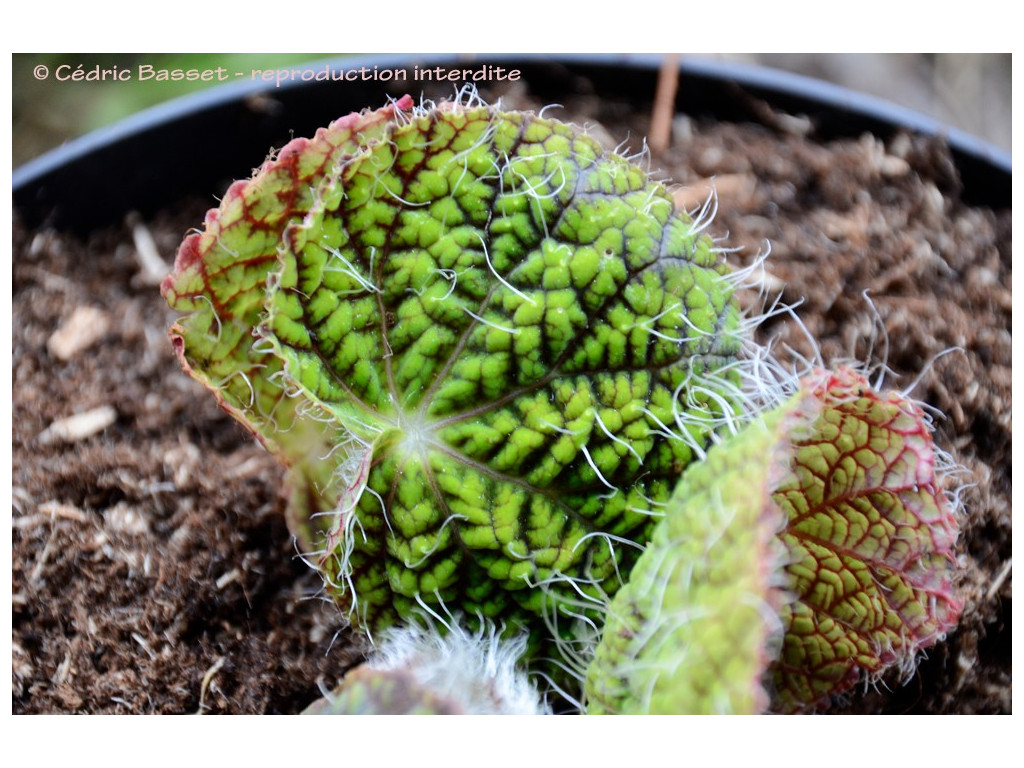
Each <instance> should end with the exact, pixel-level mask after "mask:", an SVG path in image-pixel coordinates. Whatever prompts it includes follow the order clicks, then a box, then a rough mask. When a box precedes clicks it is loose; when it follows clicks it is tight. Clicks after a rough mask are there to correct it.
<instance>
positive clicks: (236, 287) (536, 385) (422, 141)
mask: <svg viewBox="0 0 1024 768" xmlns="http://www.w3.org/2000/svg"><path fill="white" fill-rule="evenodd" d="M409 106H410V105H409V103H408V102H399V103H398V104H397V105H395V106H393V107H389V108H386V109H384V110H378V111H377V112H374V113H368V114H366V115H362V116H352V117H349V118H345V119H343V120H342V121H339V123H336V124H335V125H334V126H332V127H331V128H330V129H329V130H328V131H326V132H322V133H320V134H318V136H317V139H315V140H313V141H311V142H309V143H307V144H302V143H295V142H293V144H292V145H289V147H290V148H291V149H289V148H286V150H284V151H283V152H282V154H281V156H280V157H279V158H278V159H277V160H276V161H275V162H273V163H271V164H270V165H268V166H267V167H265V168H264V170H263V171H261V172H260V174H258V175H257V177H256V179H255V180H254V181H252V182H249V183H248V184H247V185H245V186H241V187H238V188H237V190H236V191H235V192H234V193H233V194H232V193H229V195H228V197H227V198H226V199H225V203H224V205H222V208H221V211H220V213H219V214H213V215H211V216H210V217H208V225H207V232H206V233H205V234H204V235H201V236H197V237H198V239H193V240H192V242H191V245H189V244H188V242H187V243H186V246H184V247H183V251H182V254H183V255H182V256H179V260H178V261H179V263H178V265H177V272H176V275H175V276H174V277H172V278H171V279H170V280H169V282H168V286H167V287H165V293H166V294H167V296H168V298H169V300H170V301H171V302H172V304H174V305H175V306H178V307H179V308H182V309H186V310H192V311H193V314H192V315H191V316H190V317H189V318H187V319H185V320H183V321H182V322H181V323H179V325H178V326H177V328H176V330H175V334H176V337H177V339H178V340H179V341H178V344H179V349H181V350H182V355H183V359H184V360H185V362H186V364H187V365H188V367H190V368H191V370H192V372H193V373H194V374H196V375H198V377H200V378H201V379H202V380H204V382H205V383H206V384H207V385H208V386H211V388H213V389H214V390H215V391H216V392H217V393H218V396H219V397H221V399H222V402H223V403H224V404H225V407H227V408H228V409H229V410H230V411H231V412H232V413H234V414H235V415H236V416H237V417H238V418H239V419H240V420H242V421H243V423H246V424H247V425H248V426H249V427H250V428H251V429H253V430H254V431H255V432H256V433H258V434H259V435H260V437H261V439H262V440H264V442H265V443H267V444H268V445H269V446H270V447H272V448H273V449H275V450H277V451H278V452H279V455H281V457H282V459H283V460H284V461H285V462H286V463H289V464H293V465H297V466H299V467H300V470H301V471H300V472H298V473H297V477H296V479H295V481H294V483H293V496H292V498H293V507H292V510H291V514H292V524H293V526H294V529H295V530H296V531H297V533H298V534H299V537H300V541H301V542H302V543H303V546H304V547H306V548H307V550H308V551H309V552H310V558H311V559H312V560H314V561H315V562H316V564H317V565H318V567H319V568H320V569H321V571H322V573H323V575H324V577H325V579H326V583H327V587H328V591H329V592H330V594H331V595H332V596H333V597H334V598H335V599H336V600H337V601H338V602H339V603H340V604H341V605H342V606H343V607H344V608H346V609H348V611H349V613H350V616H351V618H352V620H353V622H354V623H355V624H356V625H357V626H359V627H361V628H364V629H366V630H368V631H371V632H376V631H377V630H379V629H382V628H384V627H386V626H389V625H391V624H394V623H396V622H399V621H402V620H404V619H408V618H409V617H410V616H413V615H418V614H421V613H423V612H424V611H426V612H428V613H430V612H433V613H437V614H439V615H440V614H443V613H446V612H447V613H450V614H456V613H461V614H462V615H464V616H466V617H467V619H468V620H470V621H471V622H472V621H476V620H478V619H479V618H481V617H483V618H490V619H495V620H499V621H504V622H506V624H507V625H508V626H510V627H511V626H513V625H516V624H521V623H527V624H532V625H533V626H535V627H539V626H542V625H543V621H542V620H543V619H547V620H548V621H550V620H551V614H552V613H553V612H554V611H556V610H562V609H564V610H566V611H571V610H572V609H571V607H567V606H571V604H573V603H576V602H578V600H579V599H580V595H583V596H585V597H586V598H587V599H589V600H592V601H599V600H603V599H604V598H605V596H606V595H608V594H612V593H614V592H615V591H616V590H617V589H618V587H619V584H620V579H619V573H620V571H621V572H625V571H626V570H627V569H628V568H629V567H630V566H631V565H632V563H633V561H634V560H635V557H636V550H635V549H634V547H631V546H624V545H623V544H622V542H626V543H627V544H628V543H630V542H632V543H641V544H642V543H643V542H646V541H647V539H648V538H649V536H650V533H651V530H652V528H653V525H654V518H653V517H652V515H651V510H652V508H656V507H657V506H658V505H659V504H661V503H663V502H664V501H666V500H667V499H668V497H669V495H670V494H671V490H672V488H673V487H674V486H675V483H676V480H677V478H678V476H679V473H680V472H681V471H682V470H683V468H685V467H686V466H687V465H689V464H690V463H691V461H693V459H694V457H695V456H697V455H699V454H701V453H702V451H703V449H704V447H705V446H706V445H707V444H708V442H709V440H710V437H711V435H712V433H713V432H714V431H715V430H716V429H717V428H718V427H719V426H720V424H721V423H722V422H723V421H724V420H726V419H728V418H730V417H731V415H732V412H733V411H734V410H736V409H737V408H738V404H737V403H736V402H735V396H734V395H733V394H732V393H734V392H735V391H736V386H735V385H736V382H737V379H738V374H736V373H735V371H734V366H735V362H736V356H737V354H738V350H739V345H740V339H739V313H738V310H737V306H736V303H735V301H734V299H733V296H732V287H731V284H730V282H729V281H728V280H727V279H726V277H725V276H726V275H727V274H728V269H727V267H726V266H725V265H724V263H723V262H722V260H721V256H720V254H719V252H718V250H717V249H716V248H714V246H713V244H712V242H711V241H710V239H709V238H707V237H706V236H703V235H702V234H701V233H700V231H699V229H698V227H696V226H695V225H694V224H693V222H692V221H691V220H690V219H689V218H688V217H687V216H686V214H685V213H682V212H680V211H677V210H675V209H674V207H673V204H672V200H671V196H670V195H669V194H668V193H667V192H666V190H665V189H664V188H663V187H662V186H661V185H659V184H657V183H655V182H652V181H651V180H650V179H649V178H648V177H647V176H646V174H645V173H644V172H643V171H642V170H641V169H639V168H638V167H636V166H634V165H632V164H630V163H629V162H627V161H626V160H625V159H623V158H621V157H619V156H617V155H614V154H610V153H608V152H606V151H604V150H602V149H601V147H600V146H599V145H598V144H597V143H596V142H595V141H593V140H592V139H590V138H589V137H587V136H585V135H582V134H580V133H578V132H577V131H575V130H574V129H572V128H571V127H569V126H567V125H564V124H561V123H559V122H557V121H554V120H550V119H545V118H540V117H537V116H535V115H532V114H527V113H516V112H501V111H499V110H497V109H494V108H491V107H487V106H482V105H464V104H443V105H441V106H439V107H437V108H426V109H423V108H421V109H415V110H411V111H410V110H409ZM233 189H235V188H233ZM229 233H231V234H232V236H231V237H230V239H229V240H225V238H227V237H228V235H229ZM254 332H255V339H254V338H253V333H254ZM253 342H254V343H253ZM243 374H244V375H243ZM250 388H251V389H253V390H255V393H256V396H255V401H256V404H255V406H249V405H248V403H247V400H248V399H249V397H250ZM594 615H596V614H594ZM545 631H546V630H545Z"/></svg>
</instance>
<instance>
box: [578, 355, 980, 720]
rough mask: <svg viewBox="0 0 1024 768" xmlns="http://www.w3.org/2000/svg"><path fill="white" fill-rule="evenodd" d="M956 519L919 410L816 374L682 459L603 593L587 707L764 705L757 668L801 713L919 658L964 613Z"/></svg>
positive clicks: (841, 373) (744, 708)
mask: <svg viewBox="0 0 1024 768" xmlns="http://www.w3.org/2000/svg"><path fill="white" fill-rule="evenodd" d="M767 531H774V532H775V534H776V535H771V536H769V535H768V534H767V533H766V532H767ZM956 534H957V529H956V521H955V518H954V515H953V512H952V510H951V508H950V504H949V503H948V501H947V499H946V496H945V495H944V493H943V489H942V487H941V479H940V478H938V477H937V476H936V456H935V450H934V447H933V444H932V439H931V434H930V430H929V427H928V424H927V422H926V420H925V418H924V414H923V413H922V412H921V410H920V409H919V408H918V407H917V406H915V405H914V404H913V403H911V402H910V401H908V400H907V399H906V398H904V397H902V396H900V395H897V394H895V393H888V394H885V395H880V394H878V393H876V392H874V391H873V390H872V389H871V388H870V386H869V385H868V383H867V381H866V380H865V379H864V378H863V377H862V376H860V375H859V374H857V373H855V372H853V371H851V370H849V369H840V370H838V371H836V372H824V371H818V372H815V373H813V374H811V375H809V376H807V377H805V378H804V379H803V380H801V382H800V391H799V392H798V394H797V395H795V396H794V397H793V398H792V399H791V400H789V401H788V402H787V403H785V404H784V405H782V406H780V407H779V408H778V409H776V410H774V411H772V412H770V413H768V414H766V415H765V416H762V417H761V418H759V419H757V420H755V421H753V422H752V423H751V424H749V425H747V426H746V427H745V428H744V429H743V430H742V431H740V432H739V433H738V434H737V435H735V436H733V437H731V438H729V439H727V440H726V441H724V442H723V443H721V444H720V445H717V446H715V447H714V448H712V449H711V450H710V451H709V452H708V457H707V460H706V461H705V462H703V463H701V464H695V465H691V466H690V467H689V468H688V469H687V470H686V472H685V474H684V475H683V478H682V480H681V481H680V483H679V485H678V487H677V488H676V490H675V493H674V494H673V496H672V499H671V501H670V502H669V504H668V505H667V506H666V508H665V518H664V520H663V521H662V522H661V523H660V524H659V526H658V528H657V529H656V530H655V532H654V535H653V537H652V541H651V543H650V545H649V546H648V548H647V550H646V551H645V553H644V554H643V556H642V557H641V558H640V559H639V561H638V562H637V564H636V566H635V567H634V569H633V572H632V573H631V574H630V578H629V582H628V583H627V585H626V586H625V587H624V588H623V589H622V590H620V591H619V593H618V594H617V595H616V597H615V599H614V600H613V601H612V602H611V604H610V606H609V608H608V618H607V622H606V625H605V628H604V633H603V636H602V639H601V642H600V643H599V645H598V647H597V649H596V653H595V657H594V661H593V663H592V664H591V666H590V668H589V670H588V676H587V696H588V700H589V711H591V712H598V713H599V712H612V713H632V712H651V713H662V714H667V713H698V712H734V713H751V712H758V711H762V710H763V709H764V708H765V706H766V704H767V703H768V697H767V695H766V694H765V689H764V688H762V682H764V683H766V687H767V689H768V690H769V691H770V692H771V696H772V699H771V706H772V708H773V709H775V710H777V711H780V712H798V711H806V710H812V709H815V708H821V707H823V706H824V705H826V704H827V703H828V701H829V699H830V698H831V697H832V696H834V695H836V694H839V693H842V692H844V691H846V690H848V689H849V688H850V687H851V686H853V685H854V684H855V683H856V682H857V681H858V680H859V679H860V678H861V677H862V676H864V675H865V674H866V675H869V676H877V675H879V674H881V673H882V672H883V671H884V670H886V669H888V668H890V667H893V666H898V667H901V668H912V664H913V661H914V658H915V656H916V654H917V653H918V651H919V650H920V649H922V648H925V647H927V646H928V645H931V644H932V643H934V642H935V641H936V640H938V639H939V638H941V637H942V635H943V633H945V632H947V631H948V630H949V629H951V628H952V627H953V626H954V625H955V623H956V620H957V617H958V615H959V611H960V605H959V603H958V602H957V600H956V599H955V598H954V596H953V590H952V568H953V565H954V562H955V561H954V557H953V545H954V543H955V540H956ZM766 537H768V538H766ZM768 539H770V540H771V542H773V543H774V546H771V545H769V542H768ZM780 590H781V591H780ZM780 640H781V643H780V642H779V641H780ZM769 663H770V667H769V668H768V669H767V670H766V666H767V665H769Z"/></svg>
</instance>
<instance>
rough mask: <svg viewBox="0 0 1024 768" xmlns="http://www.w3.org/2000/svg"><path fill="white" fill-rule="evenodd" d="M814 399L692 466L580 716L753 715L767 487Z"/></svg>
mask: <svg viewBox="0 0 1024 768" xmlns="http://www.w3.org/2000/svg"><path fill="white" fill-rule="evenodd" d="M816 410H817V403H816V402H815V401H814V400H813V398H809V397H807V396H806V395H803V394H801V395H797V396H795V397H794V398H793V399H791V400H790V401H789V402H788V403H786V404H785V405H784V406H781V407H780V408H777V409H775V410H774V411H772V412H771V413H769V414H767V415H765V416H763V417H761V418H759V419H758V420H756V421H754V422H753V423H751V424H749V425H748V426H746V427H745V428H744V429H743V430H742V431H741V432H739V433H738V434H737V435H734V436H732V437H730V438H729V439H727V440H726V441H725V442H723V443H721V444H719V445H716V446H714V447H713V448H712V449H711V450H710V451H708V455H707V459H706V460H705V461H703V462H700V463H696V464H692V465H690V467H688V468H687V470H686V472H685V473H684V474H683V477H682V479H681V480H680V481H679V485H678V486H676V489H675V492H674V493H673V494H672V498H671V499H670V500H669V502H668V504H667V505H666V506H665V510H664V513H665V516H664V518H663V519H662V521H661V522H660V523H659V524H658V527H657V528H656V529H655V531H654V536H653V538H652V540H651V543H650V544H649V545H648V547H647V549H646V551H645V552H644V554H643V555H642V556H641V557H640V559H639V561H638V562H637V564H636V566H635V567H634V568H633V571H632V573H631V574H630V576H629V581H628V582H627V584H626V585H625V586H624V587H623V588H622V589H621V590H619V592H618V594H616V596H615V598H614V599H613V600H612V602H611V604H610V606H609V607H608V612H607V619H606V622H605V626H604V631H603V634H602V637H601V641H600V643H599V644H598V646H597V648H596V651H595V654H594V659H593V661H592V663H591V664H590V666H589V668H588V670H587V679H586V696H587V711H588V713H589V714H757V713H759V712H761V711H763V710H764V709H765V708H766V706H767V704H768V697H767V694H766V693H765V691H764V689H763V687H762V686H761V677H762V674H763V672H764V670H765V668H766V666H767V664H768V663H769V662H770V661H771V658H772V654H771V652H770V647H771V646H772V645H774V646H775V647H776V648H777V646H778V640H779V639H780V637H781V625H780V623H779V617H778V611H779V609H780V608H781V606H782V604H783V602H784V596H783V593H782V592H781V591H780V590H779V585H780V581H779V574H780V572H781V570H782V568H783V567H784V565H785V562H786V560H785V557H784V555H785V552H784V551H783V550H782V548H781V546H780V545H779V542H778V540H777V539H776V537H775V534H776V533H777V531H778V530H779V529H780V528H781V526H782V523H783V521H784V517H783V515H782V512H781V510H780V509H779V508H778V506H777V505H776V504H775V503H774V502H773V500H772V491H773V489H774V488H775V485H776V484H777V483H778V482H779V479H780V478H781V477H782V476H783V475H784V473H785V472H786V471H787V468H788V463H789V459H790V456H791V445H790V433H791V432H792V431H793V430H794V429H795V428H796V427H797V426H798V425H800V424H801V423H806V422H807V421H808V420H809V419H810V418H813V416H814V414H815V413H816Z"/></svg>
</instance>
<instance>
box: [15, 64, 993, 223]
mask: <svg viewBox="0 0 1024 768" xmlns="http://www.w3.org/2000/svg"><path fill="white" fill-rule="evenodd" d="M414 63H415V64H418V65H426V66H438V65H443V64H448V65H453V64H458V65H459V66H462V67H464V68H470V67H478V66H480V65H482V64H492V63H493V64H498V65H500V64H504V65H513V64H515V63H519V64H522V65H524V66H530V65H534V66H541V65H544V64H564V65H567V66H571V67H584V68H602V67H603V68H609V67H610V68H619V69H623V70H634V71H638V72H645V73H650V71H651V70H653V71H654V72H655V73H656V72H657V70H658V68H659V66H660V64H661V55H660V54H630V53H615V54H595V53H563V54H541V53H524V54H481V55H479V57H474V58H473V59H471V60H467V61H456V60H455V59H453V55H452V54H444V53H431V54H377V55H371V56H360V55H354V56H344V57H331V58H325V59H319V60H315V61H311V62H308V63H305V64H298V65H294V66H290V67H288V69H289V70H297V71H313V70H321V69H323V68H324V66H328V67H333V68H352V67H353V66H367V67H373V66H377V67H382V68H383V67H398V66H402V65H404V66H407V67H408V66H410V65H412V64H414ZM679 71H680V74H681V75H682V76H684V77H693V78H699V79H703V80H708V81H712V82H722V83H733V84H735V85H738V86H739V87H740V88H742V89H745V90H749V91H752V92H754V93H756V94H757V95H759V96H762V97H764V98H767V99H768V100H769V101H771V100H772V99H781V100H783V101H789V102H790V103H793V102H795V103H796V105H797V106H798V107H799V106H801V105H802V106H804V107H805V108H807V107H811V108H815V107H816V108H818V109H824V110H826V111H831V112H836V113H839V114H840V115H846V116H849V117H850V118H851V119H852V120H854V121H860V122H863V121H867V122H868V123H877V124H878V125H880V126H886V127H887V128H888V129H889V130H890V131H892V130H901V129H903V130H910V131H913V132H916V133H921V134H925V135H929V136H937V137H941V138H943V139H944V140H945V141H946V142H947V143H948V144H949V146H950V149H951V151H952V152H953V153H954V156H957V155H959V156H960V157H957V158H956V159H957V161H958V162H957V164H958V166H959V165H960V160H961V159H962V158H967V159H968V160H969V161H971V162H975V163H981V164H982V165H983V166H989V167H990V168H991V170H993V171H996V172H997V173H1002V174H1006V175H1007V176H1008V177H1011V178H1012V172H1013V168H1012V156H1011V154H1010V153H1009V152H1007V151H1004V150H1002V149H1000V148H999V147H996V146H995V145H993V144H991V143H989V142H986V141H984V140H982V139H979V138H977V137H976V136H974V135H972V134H970V133H967V132H966V131H963V130H960V129H958V128H954V127H952V126H950V125H947V124H945V123H942V122H940V121H938V120H936V119H934V118H931V117H927V116H925V115H923V114H921V113H919V112H916V111H914V110H912V109H908V108H906V107H902V106H900V105H898V104H894V103H892V102H890V101H887V100H885V99H881V98H879V97H875V96H870V95H868V94H864V93H860V92H858V91H854V90H851V89H849V88H845V87H843V86H839V85H834V84H832V83H827V82H824V81H821V80H816V79H814V78H810V77H806V76H803V75H798V74H794V73H791V72H786V71H783V70H779V69H774V68H770V67H762V66H754V65H749V64H743V63H737V62H730V61H722V60H720V59H713V58H701V57H700V56H696V55H695V56H690V55H683V56H680V59H679ZM317 85H318V83H315V82H310V81H302V80H301V79H300V80H289V81H286V82H283V83H281V84H280V85H279V86H276V87H275V85H274V84H273V83H266V82H263V81H260V80H248V81H237V82H230V83H225V84H223V85H218V86H214V87H212V88H208V89H205V90H203V91H199V92H196V93H192V94H188V95H185V96H181V97H178V98H175V99H171V100H169V101H166V102H163V103H161V104H158V105H155V106H153V107H149V108H147V109H145V110H142V111H140V112H138V113H136V114H134V115H131V116H129V117H126V118H124V119H122V120H120V121H118V122H116V123H113V124H111V125H109V126H104V127H102V128H99V129H97V130H95V131H92V132H90V133H88V134H85V135H83V136H80V137H77V138H75V139H72V140H70V141H68V142H67V143H65V144H63V145H61V146H60V147H57V148H55V149H52V150H49V151H48V152H46V153H44V154H43V155H40V156H39V157H37V158H34V159H32V160H30V161H28V162H26V163H24V164H23V165H21V166H19V167H18V168H16V169H14V172H13V175H12V188H13V191H14V195H15V205H25V206H31V204H32V198H33V197H34V194H33V192H34V190H36V189H37V188H38V187H39V186H40V185H44V184H45V183H46V181H47V179H48V178H49V177H50V176H51V175H53V174H55V173H57V172H58V171H61V170H63V169H66V168H67V167H69V166H73V165H75V164H76V163H77V162H80V161H82V160H83V159H84V158H87V157H88V156H89V155H91V154H93V153H94V152H98V151H101V150H105V149H109V148H112V147H115V146H116V145H117V144H118V143H120V142H122V141H126V140H128V139H132V138H136V137H139V136H144V135H145V134H147V133H150V132H153V131H156V130H158V129H164V128H167V127H169V126H173V125H174V124H175V123H178V122H181V121H185V120H187V119H189V118H191V117H192V116H194V115H199V114H203V113H206V112H208V111H210V110H214V109H216V108H218V107H225V106H229V105H231V104H234V103H241V102H245V101H246V100H249V99H252V98H254V97H257V96H260V95H273V94H274V93H282V94H287V93H295V92H298V91H300V90H301V89H305V88H315V87H316V86H317ZM339 116H340V114H339ZM1008 182H1009V179H1007V189H1008V187H1009V183H1008ZM996 197H997V198H998V197H999V196H998V195H997V196H996ZM1005 204H1006V205H1009V204H1010V198H1009V196H1007V198H1006V203H1005Z"/></svg>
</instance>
